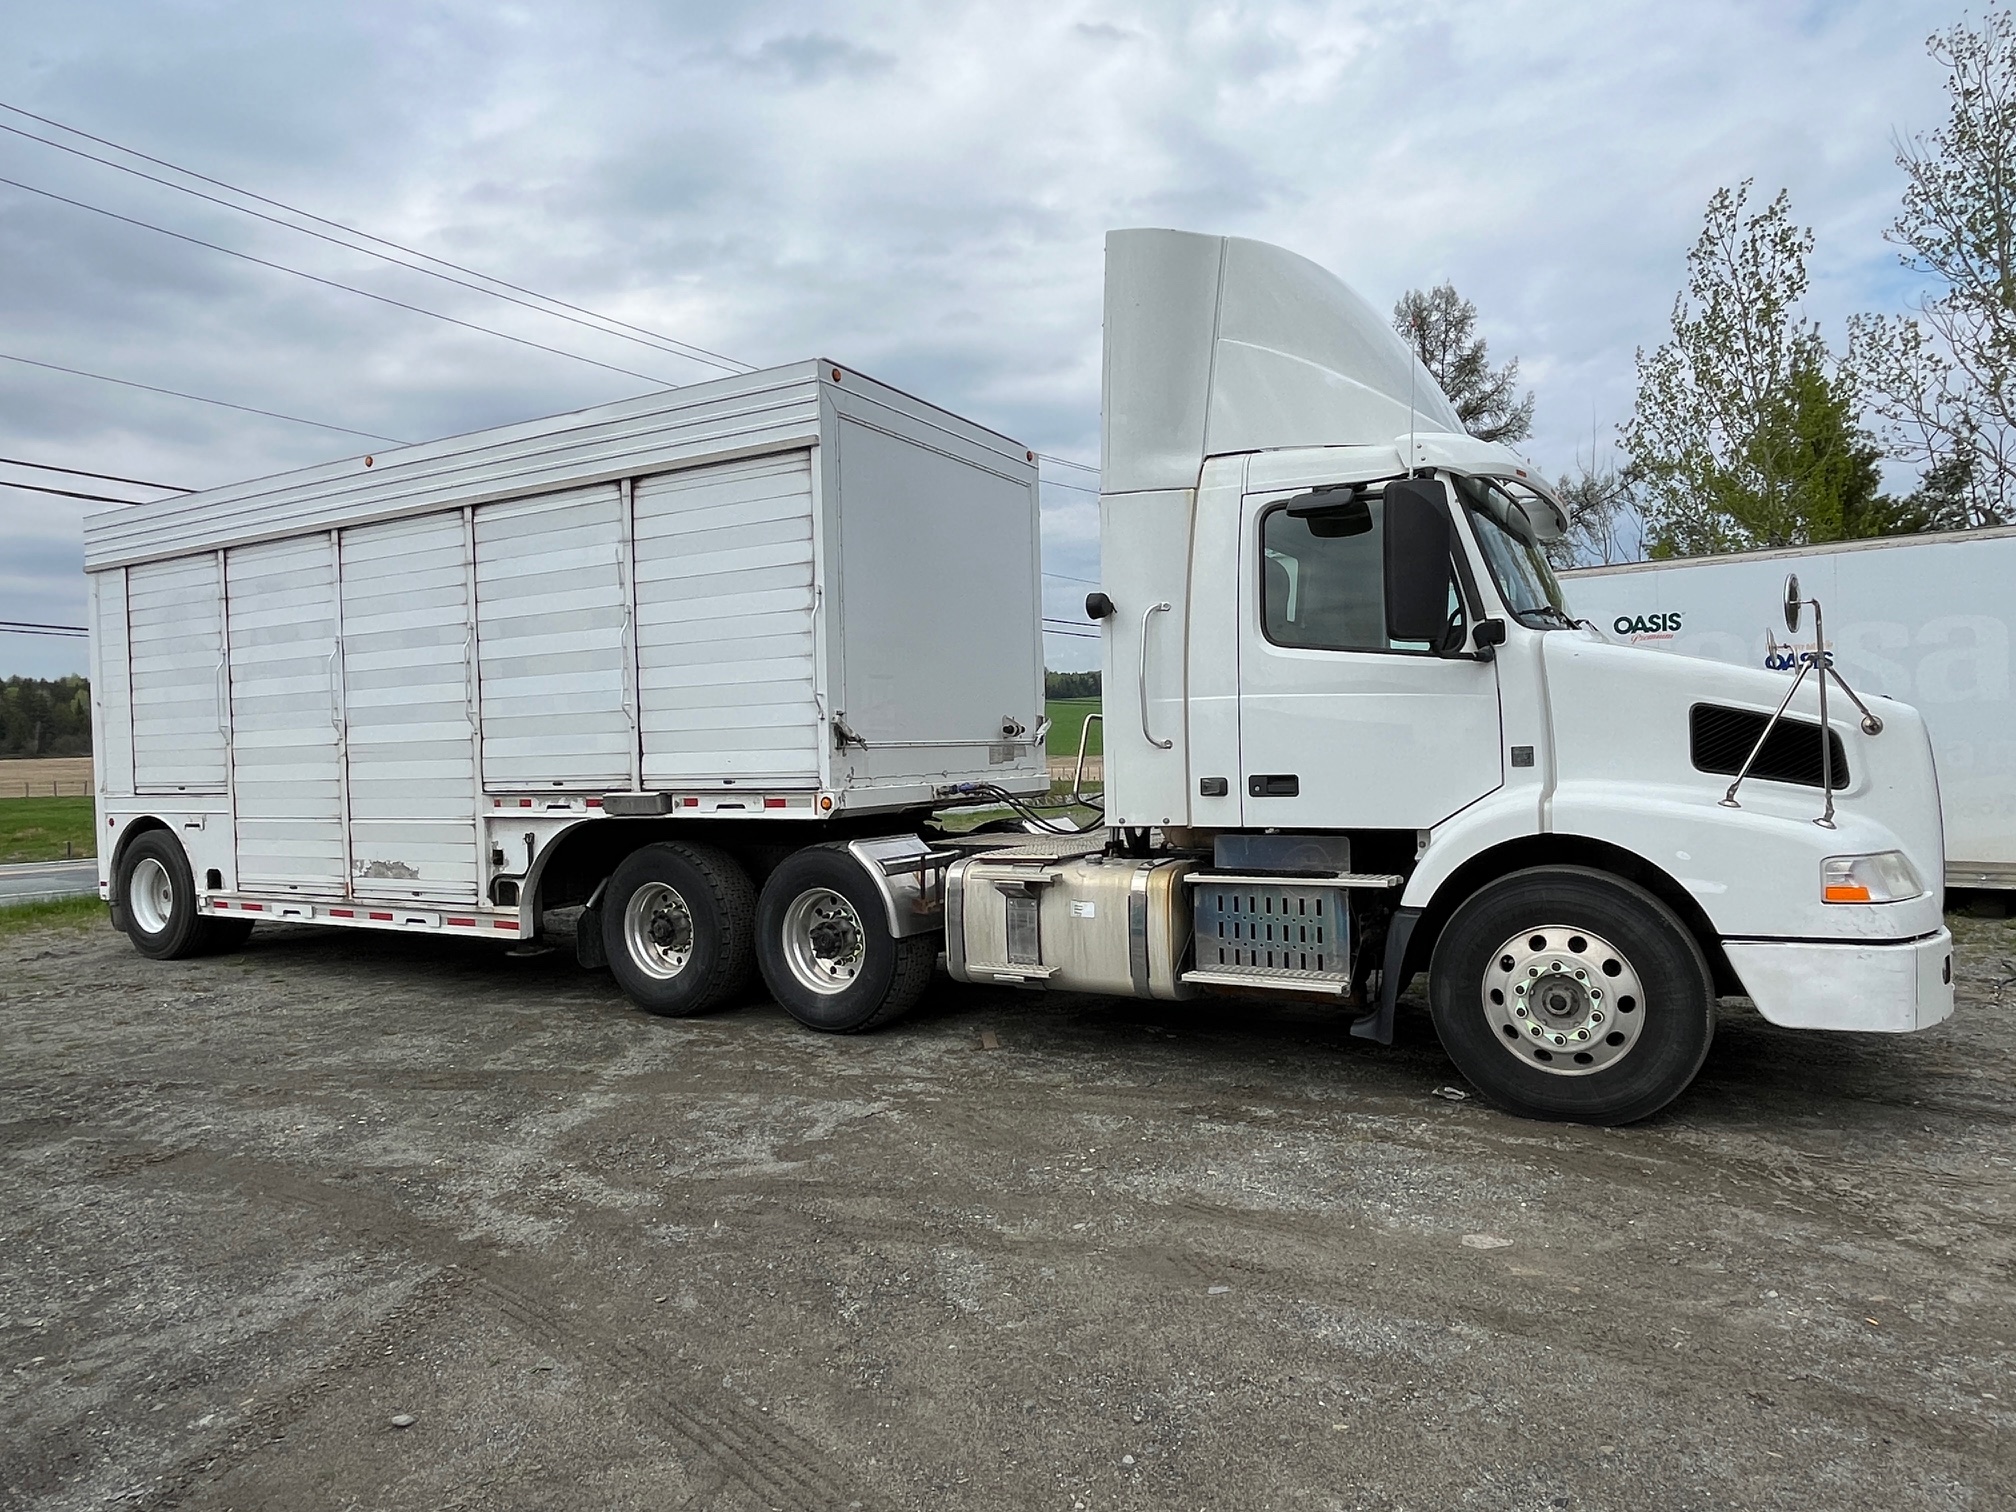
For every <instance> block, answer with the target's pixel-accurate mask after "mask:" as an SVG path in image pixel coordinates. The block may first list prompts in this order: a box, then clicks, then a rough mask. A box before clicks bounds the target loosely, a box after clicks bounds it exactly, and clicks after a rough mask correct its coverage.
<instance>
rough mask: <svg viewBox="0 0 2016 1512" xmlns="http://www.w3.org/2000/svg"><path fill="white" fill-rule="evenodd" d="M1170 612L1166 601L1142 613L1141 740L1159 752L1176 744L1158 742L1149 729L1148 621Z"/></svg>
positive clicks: (1153, 605)
mask: <svg viewBox="0 0 2016 1512" xmlns="http://www.w3.org/2000/svg"><path fill="white" fill-rule="evenodd" d="M1168 612H1169V604H1168V602H1167V601H1166V600H1165V601H1163V602H1162V603H1159V604H1150V605H1149V606H1148V607H1147V608H1146V609H1144V610H1142V611H1141V671H1140V685H1141V738H1142V739H1143V740H1145V741H1147V742H1148V744H1150V745H1152V746H1153V747H1155V749H1156V750H1158V751H1166V750H1168V749H1169V748H1170V747H1171V746H1173V745H1175V744H1176V742H1175V741H1173V740H1157V739H1156V738H1155V735H1154V732H1153V731H1151V730H1150V729H1149V728H1148V621H1149V620H1151V619H1153V618H1154V617H1155V616H1156V615H1158V614H1167V613H1168Z"/></svg>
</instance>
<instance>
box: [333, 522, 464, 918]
mask: <svg viewBox="0 0 2016 1512" xmlns="http://www.w3.org/2000/svg"><path fill="white" fill-rule="evenodd" d="M468 570H469V568H468V543H467V540H466V538H465V536H464V533H463V523H462V514H461V512H460V511H459V510H458V511H455V512H454V513H451V514H445V515H429V516H424V517H422V518H420V519H413V520H394V521H391V522H390V523H388V524H384V525H361V526H358V527H356V528H355V529H351V530H346V531H344V532H343V705H344V727H345V730H346V731H347V734H348V740H347V745H346V750H347V755H348V760H349V764H350V765H349V770H350V884H351V890H352V891H353V892H355V893H356V895H357V896H358V897H360V898H374V897H375V898H446V899H456V900H469V899H473V898H474V897H475V896H476V887H477V876H476V818H475V813H476V725H475V711H474V709H473V708H472V707H471V701H470V694H471V691H472V684H471V679H472V676H473V673H472V670H471V666H470V650H471V648H470V616H469V584H468Z"/></svg>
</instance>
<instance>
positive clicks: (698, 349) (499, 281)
mask: <svg viewBox="0 0 2016 1512" xmlns="http://www.w3.org/2000/svg"><path fill="white" fill-rule="evenodd" d="M0 110H6V111H11V112H12V113H13V114H15V115H18V116H25V117H27V118H28V119H29V120H31V121H40V122H41V123H42V124H43V125H44V126H53V127H55V128H56V129H57V130H58V131H65V132H68V133H69V134H70V135H72V136H79V137H82V138H84V140H85V141H87V142H96V143H97V144H98V145H99V146H101V147H110V148H111V149H112V150H113V151H114V152H123V153H125V154H126V155H127V156H128V157H135V158H138V159H140V160H141V161H142V162H143V163H152V164H154V165H155V166H156V167H158V168H166V169H168V170H169V171H170V172H171V173H179V174H181V175H182V176H183V177H185V178H192V179H196V180H198V181H199V182H201V183H205V184H211V185H214V186H215V187H217V188H219V189H224V190H228V191H229V192H230V193H232V194H236V195H240V196H242V197H243V198H245V199H249V200H256V201H257V202H258V203H260V204H262V205H271V206H272V207H273V208H274V209H276V210H285V211H286V212H287V213H288V214H289V215H298V216H300V217H302V218H303V219H304V220H311V221H314V222H315V223H316V224H317V225H322V226H328V227H330V228H331V229H333V230H337V231H342V232H345V233H347V234H348V235H351V236H358V237H362V238H363V239H364V240H366V241H372V242H376V243H377V244H378V245H379V246H381V247H390V248H392V249H393V250H394V251H395V252H404V253H406V254H408V255H409V256H412V257H418V258H421V259H424V260H425V261H427V262H430V263H433V264H435V265H436V266H438V267H443V268H452V269H453V270H454V271H455V272H457V273H467V274H468V275H469V276H470V277H471V278H480V279H482V280H483V281H484V282H485V283H492V284H496V285H497V286H498V287H499V288H504V289H510V290H512V291H513V292H514V293H518V294H524V295H528V296H530V297H531V298H533V299H537V300H543V301H544V302H545V303H547V304H551V305H558V306H559V307H560V308H561V309H563V310H571V311H573V312H574V313H575V314H577V315H586V316H588V317H589V318H591V319H593V320H599V321H602V322H604V323H605V324H606V325H609V326H617V327H621V328H622V329H623V330H627V331H634V332H636V333H637V335H639V336H648V337H650V338H651V339H652V340H654V341H662V342H667V343H670V344H671V345H672V346H673V347H676V348H679V349H680V351H679V355H681V356H686V357H691V358H692V359H693V360H694V361H696V362H706V363H709V364H711V365H713V366H715V367H720V368H725V369H727V370H728V371H729V372H753V371H755V365H754V364H753V363H748V362H743V361H741V360H740V359H739V358H735V357H728V356H725V355H723V354H722V353H720V352H715V351H710V350H709V349H708V348H706V347H703V346H695V345H694V344H693V343H692V342H690V341H681V340H679V339H678V338H677V337H675V336H666V335H662V334H661V333H659V332H657V331H653V330H650V329H649V328H647V327H645V326H640V325H634V324H632V323H631V322H630V321H627V320H618V319H617V318H616V317H615V316H613V315H604V314H601V313H600V312H598V311H595V310H590V309H586V308H584V307H583V306H581V305H577V304H571V303H569V302H568V301H567V300H564V299H557V298H555V297H554V296H552V295H550V294H541V293H539V292H538V291H537V290H536V289H528V288H525V287H524V286H523V285H521V284H515V283H512V282H511V281H510V280H509V279H504V278H498V277H496V276H495V275H494V274H490V273H484V272H481V271H479V270H477V269H475V268H468V267H464V266H463V265H462V264H461V263H456V262H450V261H449V260H448V259H447V258H445V257H436V256H434V255H433V254H432V253H430V252H422V251H420V250H419V249H418V248H417V247H409V246H406V245H404V244H403V243H400V242H395V241H391V240H388V239H387V238H385V237H382V236H376V235H373V234H372V233H371V232H369V231H365V230H362V229H360V228H359V227H356V226H352V225H347V224H345V223H344V222H342V221H335V220H330V219H329V218H328V217H327V216H323V215H317V214H315V213H314V212H313V211H311V210H303V209H302V208H301V207H300V206H298V205H290V204H287V203H286V202H285V201H284V200H277V199H273V198H271V197H269V196H267V195H264V194H257V193H254V192H253V191H252V190H250V189H241V188H239V187H238V186H237V185H236V184H231V183H227V182H225V181H224V180H223V179H220V178H212V177H211V176H210V175H209V174H207V173H198V172H197V171H196V170H195V169H193V168H184V167H182V166H181V165H180V164H179V163H171V162H169V161H168V160H167V159H166V158H160V157H155V156H153V155H152V154H151V153H145V152H141V151H139V150H138V149H137V148H133V147H127V146H124V145H123V144H121V143H119V142H115V141H112V140H110V139H109V138H107V137H101V136H94V135H92V134H91V133H90V132H88V131H83V130H80V129H79V128H77V127H75V126H67V125H65V124H64V123H63V122H61V121H57V120H52V119H50V118H49V117H48V116H43V115H37V114H35V112H34V111H32V110H23V109H22V108H21V107H20V106H19V105H9V104H8V103H7V102H6V101H4V100H0ZM5 129H6V130H9V131H15V130H17V128H15V127H11V126H10V127H7V128H5ZM19 134H20V135H22V136H30V137H31V139H32V140H34V141H38V142H47V143H48V145H49V146H51V147H56V148H59V149H60V150H62V151H64V152H73V153H77V154H78V155H79V156H81V157H88V158H91V160H92V161H93V162H99V163H105V164H106V166H107V167H111V168H118V169H120V171H122V172H126V173H136V172H138V170H136V169H131V168H127V167H125V166H124V165H123V164H120V163H113V162H110V161H108V160H107V159H105V158H101V157H97V156H96V155H95V154H92V153H87V152H82V151H80V150H79V149H77V148H75V147H68V146H65V145H64V144H63V143H61V142H49V141H48V138H46V137H36V136H32V134H31V133H28V132H19ZM140 176H141V177H142V178H153V175H151V174H141V175H140ZM154 182H155V183H162V182H165V181H164V180H161V179H154ZM168 187H170V188H173V189H182V190H183V192H185V193H189V194H194V193H196V192H197V191H195V190H193V189H188V188H186V187H185V186H183V185H180V184H170V185H169V186H168ZM202 197H203V198H204V199H209V198H210V197H211V196H209V195H203V196H202ZM218 203H220V204H222V203H224V201H218ZM231 208H232V209H236V210H244V207H243V206H239V205H233V206H231ZM244 213H246V214H247V215H256V214H258V212H257V211H253V210H245V211H244ZM261 219H271V217H265V216H262V217H261ZM279 224H282V225H285V224H287V223H286V222H284V221H283V222H280V223H279ZM293 229H295V230H297V231H306V228H305V227H301V226H296V227H294V228H293ZM307 234H309V235H316V234H319V233H315V232H308V233H307ZM339 245H341V244H340V243H339ZM355 250H356V251H360V252H364V251H368V250H369V249H368V248H364V247H359V248H356V249H355ZM372 255H373V256H379V255H382V254H378V253H373V254H372ZM387 260H388V261H394V262H396V261H397V259H396V258H391V259H387ZM401 266H405V267H411V266H412V265H411V264H410V263H407V264H401ZM419 271H421V272H426V271H427V270H426V269H424V268H423V269H420V270H419ZM437 276H438V275H437ZM450 281H451V282H457V281H459V280H450ZM484 292H486V293H488V292H492V291H489V290H485V291H484ZM499 297H502V296H499ZM514 302H515V301H514ZM545 313H547V314H552V313H554V312H553V311H550V310H549V311H546V312H545ZM607 334H609V335H615V334H617V332H615V331H609V332H607Z"/></svg>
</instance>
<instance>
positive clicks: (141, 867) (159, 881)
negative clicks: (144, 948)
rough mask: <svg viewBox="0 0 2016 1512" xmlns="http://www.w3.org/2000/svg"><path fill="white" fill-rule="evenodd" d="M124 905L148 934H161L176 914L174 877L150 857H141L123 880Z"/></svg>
mask: <svg viewBox="0 0 2016 1512" xmlns="http://www.w3.org/2000/svg"><path fill="white" fill-rule="evenodd" d="M126 906H127V908H128V909H130V910H131V911H132V914H133V917H134V919H135V920H136V921H137V922H138V923H139V925H140V927H141V929H142V930H144V931H146V933H148V934H160V933H161V932H162V931H163V930H165V929H166V928H167V927H168V921H169V920H170V919H172V918H174V917H175V880H174V878H172V877H170V876H169V875H168V868H167V867H165V866H163V865H162V864H161V863H160V862H159V861H157V860H155V859H154V858H153V857H152V856H142V857H141V858H140V859H139V860H138V861H137V862H135V863H134V866H133V874H132V876H130V877H128V878H127V879H126Z"/></svg>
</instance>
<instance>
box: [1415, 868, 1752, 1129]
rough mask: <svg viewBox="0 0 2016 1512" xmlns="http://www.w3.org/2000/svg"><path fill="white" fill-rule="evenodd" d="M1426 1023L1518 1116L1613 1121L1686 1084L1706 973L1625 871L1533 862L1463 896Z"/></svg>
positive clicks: (1702, 1052)
mask: <svg viewBox="0 0 2016 1512" xmlns="http://www.w3.org/2000/svg"><path fill="white" fill-rule="evenodd" d="M1428 999H1429V1003H1430V1006H1431V1008H1432V1010H1433V1013H1434V1017H1435V1032H1436V1033H1437V1034H1438V1035H1439V1036H1440V1037H1441V1040H1442V1047H1443V1049H1445V1050H1447V1051H1448V1052H1449V1058H1450V1059H1451V1060H1452V1061H1454V1062H1455V1063H1456V1067H1457V1069H1458V1070H1460V1071H1461V1072H1462V1073H1463V1075H1464V1076H1465V1077H1467V1078H1468V1079H1469V1081H1470V1083H1471V1085H1473V1086H1474V1087H1476V1088H1477V1090H1478V1091H1479V1092H1481V1093H1483V1094H1484V1096H1485V1097H1486V1098H1488V1099H1489V1100H1490V1101H1492V1102H1494V1103H1496V1104H1497V1105H1498V1106H1499V1107H1501V1108H1503V1109H1505V1110H1506V1111H1507V1112H1509V1113H1517V1114H1519V1115H1520V1116H1521V1117H1524V1118H1556V1119H1569V1120H1573V1121H1576V1122H1580V1123H1597V1124H1621V1123H1630V1122H1632V1121H1634V1120H1636V1119H1640V1118H1645V1117H1648V1116H1650V1115H1651V1114H1653V1113H1656V1112H1658V1111H1659V1109H1661V1108H1663V1107H1665V1106H1666V1104H1668V1103H1669V1102H1671V1101H1672V1100H1673V1099H1674V1098H1676V1097H1678V1096H1679V1095H1680V1094H1681V1093H1682V1092H1683V1091H1685V1090H1686V1088H1687V1085H1688V1083H1690V1082H1692V1081H1693V1080H1694V1075H1695V1073H1696V1072H1698V1071H1699V1070H1700V1069H1701V1062H1702V1061H1703V1060H1705V1059H1706V1058H1707V1055H1708V1046H1709V1044H1710V1043H1711V1042H1712V1041H1713V1040H1714V1038H1715V990H1714V979H1713V977H1712V976H1711V974H1710V973H1709V970H1708V963H1707V961H1706V959H1704V958H1703V956H1702V954H1701V947H1700V945H1699V944H1698V943H1697V942H1696V941H1695V939H1694V936H1693V935H1692V934H1691V933H1690V932H1689V931H1688V929H1687V927H1686V926H1685V925H1684V924H1682V923H1681V922H1680V920H1679V919H1678V918H1677V917H1676V916H1675V915H1674V913H1673V911H1672V910H1671V909H1670V908H1668V907H1667V906H1666V905H1665V904H1664V903H1662V902H1660V901H1659V899H1658V898H1656V897H1654V896H1653V895H1652V894H1651V893H1649V892H1647V891H1646V890H1645V889H1644V888H1642V887H1639V886H1638V885H1637V884H1636V883H1633V882H1627V881H1625V880H1624V879H1623V878H1621V877H1613V876H1610V875H1609V874H1608V873H1605V872H1599V871H1595V870H1591V869H1588V868H1584V867H1571V866H1559V867H1539V868H1535V869H1533V870H1531V871H1523V872H1515V873H1513V874H1512V875H1511V876H1509V877H1502V878H1500V879H1499V880H1498V881H1496V882H1493V883H1491V884H1489V885H1488V886H1486V887H1484V888H1482V889H1480V890H1479V891H1478V892H1476V893H1475V894H1473V895H1472V896H1471V897H1470V898H1469V899H1468V900H1467V901H1465V902H1464V903H1463V905H1462V906H1461V907H1459V908H1458V909H1457V910H1456V912H1455V914H1454V915H1453V916H1452V917H1451V918H1450V920H1449V923H1448V924H1447V925H1446V926H1445V927H1444V929H1443V931H1442V936H1441V938H1440V939H1439V940H1437V941H1436V944H1435V956H1434V960H1433V962H1432V963H1431V964H1430V966H1429V972H1428Z"/></svg>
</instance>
